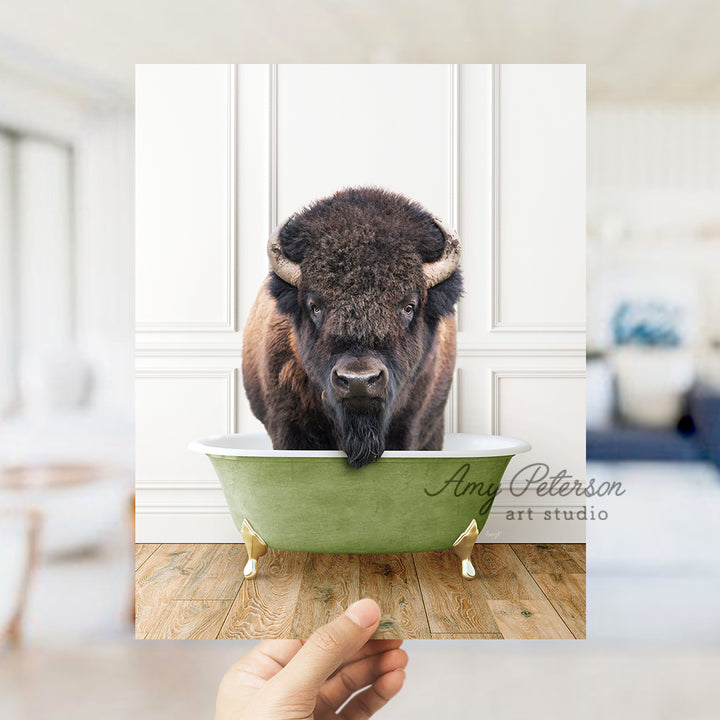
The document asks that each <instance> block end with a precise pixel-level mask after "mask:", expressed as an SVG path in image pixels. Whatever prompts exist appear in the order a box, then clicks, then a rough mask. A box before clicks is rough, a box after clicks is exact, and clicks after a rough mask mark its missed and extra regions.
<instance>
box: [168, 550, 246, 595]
mask: <svg viewBox="0 0 720 720" xmlns="http://www.w3.org/2000/svg"><path fill="white" fill-rule="evenodd" d="M218 548H219V546H218V545H216V544H213V543H200V544H197V545H195V553H194V556H193V562H192V564H191V565H189V566H187V575H186V576H185V582H183V583H182V584H180V585H179V586H178V587H177V588H175V589H174V591H173V595H172V597H171V598H168V599H172V600H202V599H204V598H203V597H202V596H201V595H200V594H199V593H198V586H199V585H200V584H201V583H203V581H204V580H205V578H206V577H207V575H208V574H209V573H210V571H211V568H212V565H213V562H214V560H215V555H216V553H217V551H218ZM204 586H205V587H207V583H205V585H204ZM233 597H234V596H233ZM218 599H221V600H222V599H227V600H232V598H218Z"/></svg>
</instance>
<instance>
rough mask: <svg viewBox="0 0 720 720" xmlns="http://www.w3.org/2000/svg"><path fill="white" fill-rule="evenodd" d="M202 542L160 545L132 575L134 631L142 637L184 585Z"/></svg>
mask: <svg viewBox="0 0 720 720" xmlns="http://www.w3.org/2000/svg"><path fill="white" fill-rule="evenodd" d="M205 548H206V546H205V545H187V544H175V543H173V544H169V543H168V544H163V545H161V546H160V547H159V548H158V549H157V550H156V551H155V552H154V553H153V554H152V555H151V556H150V557H149V558H148V559H147V560H146V561H145V563H144V564H143V565H142V567H141V568H140V570H139V571H138V572H137V573H136V575H135V608H136V616H135V631H136V633H137V634H138V635H139V636H140V637H143V636H144V635H145V634H146V633H147V631H148V630H149V629H150V625H151V624H152V622H153V620H154V618H155V617H156V616H157V615H158V614H160V613H162V612H163V611H164V610H165V609H166V606H167V604H168V602H169V601H170V600H172V599H173V598H174V596H175V593H176V592H177V591H178V590H179V589H180V588H181V587H182V586H183V585H184V584H185V582H186V581H187V579H188V576H189V575H190V574H191V572H192V570H193V568H194V566H195V564H196V562H197V560H198V559H199V557H200V556H202V554H203V553H204V552H205Z"/></svg>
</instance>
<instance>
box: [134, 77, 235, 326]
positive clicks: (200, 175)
mask: <svg viewBox="0 0 720 720" xmlns="http://www.w3.org/2000/svg"><path fill="white" fill-rule="evenodd" d="M135 92H136V108H137V110H136V124H135V146H136V174H135V187H136V195H135V222H136V224H135V258H136V268H135V288H136V318H137V324H138V329H139V330H143V331H196V330H200V331H232V330H234V329H235V300H234V293H235V283H234V273H235V268H234V253H235V239H234V197H233V196H234V167H235V152H234V148H235V139H234V134H235V67H234V66H232V65H138V66H137V70H136V78H135Z"/></svg>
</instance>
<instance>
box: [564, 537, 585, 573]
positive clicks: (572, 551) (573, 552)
mask: <svg viewBox="0 0 720 720" xmlns="http://www.w3.org/2000/svg"><path fill="white" fill-rule="evenodd" d="M560 547H561V548H562V549H563V550H564V551H565V552H566V553H567V554H568V555H570V557H571V558H572V559H573V560H574V561H575V562H576V563H577V564H578V566H579V567H580V568H582V571H583V572H586V571H587V566H586V558H585V556H586V545H585V543H562V544H561V545H560Z"/></svg>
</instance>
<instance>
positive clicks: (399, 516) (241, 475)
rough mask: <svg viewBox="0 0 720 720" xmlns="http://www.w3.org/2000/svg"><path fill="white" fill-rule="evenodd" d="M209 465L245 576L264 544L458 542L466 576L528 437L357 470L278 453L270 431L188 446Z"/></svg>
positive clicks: (426, 545)
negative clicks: (237, 536)
mask: <svg viewBox="0 0 720 720" xmlns="http://www.w3.org/2000/svg"><path fill="white" fill-rule="evenodd" d="M189 447H190V449H191V450H194V451H196V452H200V453H204V454H206V455H207V456H208V457H209V458H210V461H211V462H212V464H213V466H214V468H215V471H216V473H217V475H218V477H219V479H220V483H221V485H222V488H223V492H224V494H225V499H226V501H227V504H228V507H229V509H230V512H231V514H232V517H233V521H234V522H235V525H236V527H237V528H238V529H239V530H240V533H241V534H242V537H243V540H244V541H245V544H246V549H247V553H248V558H249V559H248V562H247V564H246V566H245V569H244V575H245V577H246V578H253V577H255V575H256V574H257V564H258V559H259V558H260V557H261V556H262V555H263V554H264V553H265V551H266V550H267V548H268V547H272V548H275V549H278V550H294V551H301V552H316V553H390V552H423V551H426V550H444V549H447V548H450V547H451V548H452V549H453V551H454V552H455V554H456V555H457V556H458V558H459V559H460V567H461V571H462V574H463V577H465V578H467V579H471V578H473V577H474V576H475V568H474V567H473V565H472V562H471V559H470V554H471V551H472V547H473V544H474V542H475V539H476V538H477V536H478V534H479V532H480V531H481V530H482V528H483V526H484V525H485V522H486V521H487V519H488V516H489V514H490V508H491V507H492V503H493V500H494V499H495V494H496V493H497V489H498V487H499V485H500V480H501V479H502V476H503V472H504V471H505V468H506V467H507V465H508V463H509V462H510V460H511V459H512V457H513V456H514V455H516V454H517V453H521V452H525V451H527V450H529V449H530V445H529V444H528V443H527V442H524V441H523V440H516V439H514V438H508V437H500V436H497V435H469V434H455V435H447V436H446V437H445V445H444V449H443V450H432V451H404V450H403V451H400V450H395V451H387V452H385V453H384V454H383V456H382V458H380V460H377V461H376V462H373V463H370V464H369V465H367V466H365V467H363V468H361V469H359V470H356V469H354V468H352V467H350V466H349V465H348V463H347V460H346V458H345V455H344V454H343V453H342V452H340V451H329V450H328V451H320V450H307V451H305V450H273V449H272V445H271V443H270V438H269V437H268V436H267V435H264V434H239V435H218V436H215V437H207V438H202V439H200V440H195V441H194V442H192V443H190V446H189Z"/></svg>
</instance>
